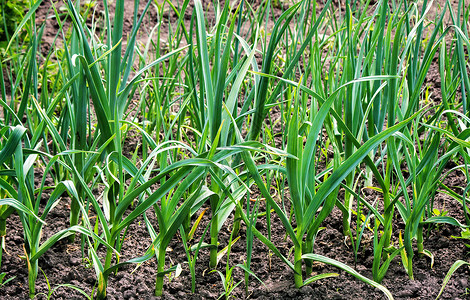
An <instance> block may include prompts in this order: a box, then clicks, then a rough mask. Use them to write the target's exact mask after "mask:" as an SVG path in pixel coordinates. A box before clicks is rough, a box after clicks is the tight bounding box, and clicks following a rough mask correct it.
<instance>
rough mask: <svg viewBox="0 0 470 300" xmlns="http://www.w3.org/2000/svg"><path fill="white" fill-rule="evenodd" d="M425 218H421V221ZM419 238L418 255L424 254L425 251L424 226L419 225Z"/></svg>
mask: <svg viewBox="0 0 470 300" xmlns="http://www.w3.org/2000/svg"><path fill="white" fill-rule="evenodd" d="M422 219H423V217H421V220H422ZM416 236H417V243H416V244H417V246H418V253H423V251H424V244H423V226H422V225H418V232H417V233H416Z"/></svg>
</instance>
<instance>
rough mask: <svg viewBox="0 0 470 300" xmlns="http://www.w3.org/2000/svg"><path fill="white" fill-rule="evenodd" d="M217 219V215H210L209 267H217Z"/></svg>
mask: <svg viewBox="0 0 470 300" xmlns="http://www.w3.org/2000/svg"><path fill="white" fill-rule="evenodd" d="M218 223H219V222H218V220H217V216H214V217H212V223H211V250H210V262H209V267H210V268H215V267H217V250H218V249H217V240H218V232H217V228H218Z"/></svg>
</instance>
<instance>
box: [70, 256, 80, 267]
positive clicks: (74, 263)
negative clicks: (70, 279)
mask: <svg viewBox="0 0 470 300" xmlns="http://www.w3.org/2000/svg"><path fill="white" fill-rule="evenodd" d="M81 262H82V259H81V258H80V257H71V258H70V264H71V265H72V266H78V265H79V264H80V263H81Z"/></svg>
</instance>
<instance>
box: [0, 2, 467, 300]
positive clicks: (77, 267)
mask: <svg viewBox="0 0 470 300" xmlns="http://www.w3.org/2000/svg"><path fill="white" fill-rule="evenodd" d="M47 3H49V2H47V1H45V2H44V5H43V6H41V8H40V10H39V12H38V16H39V17H41V16H45V14H46V12H47V6H48V5H50V4H47ZM149 15H150V18H149V20H152V19H154V17H155V12H152V8H151V11H150V12H149ZM170 17H171V15H170ZM173 17H174V16H173ZM131 18H132V9H131V10H129V11H127V12H126V20H129V19H131ZM48 22H51V24H48V26H46V34H45V37H46V41H45V42H44V47H45V49H44V50H45V51H47V48H48V47H50V41H49V42H48V40H47V38H48V37H52V36H53V35H55V31H54V30H56V29H54V28H55V25H54V24H52V23H53V21H48ZM146 22H150V21H146ZM124 24H125V26H127V27H126V28H127V30H128V31H130V30H129V28H130V27H129V26H130V25H131V23H130V21H126V22H125V23H124ZM147 25H149V23H147ZM48 43H49V44H48ZM436 66H437V64H435V65H434V66H433V67H431V71H430V73H431V74H436V73H437V72H438V71H437V70H438V69H437V68H436ZM429 78H430V79H429V80H428V81H427V82H426V84H430V85H431V86H432V92H433V94H434V95H435V96H436V97H437V98H438V97H439V96H440V91H439V87H440V85H439V82H437V81H439V80H440V79H439V76H434V75H432V76H430V77H429ZM433 80H435V81H436V82H434V81H433ZM436 100H437V101H438V100H439V99H436ZM133 142H134V144H138V141H133ZM276 146H279V145H276ZM446 184H448V185H449V186H451V187H458V186H461V187H462V186H466V185H467V182H466V179H465V176H463V175H462V174H457V173H455V172H454V173H452V174H451V175H450V176H449V178H448V179H447V182H446ZM444 203H445V207H444ZM436 207H439V208H445V210H447V211H449V213H448V215H451V216H454V217H457V218H461V217H462V211H461V208H460V206H459V205H458V204H456V203H454V202H452V201H451V200H450V198H448V197H446V196H445V195H438V196H437V199H436ZM260 210H261V211H263V210H264V204H263V203H262V205H261V208H260ZM148 216H149V218H150V220H153V223H154V224H155V218H154V217H153V211H152V210H149V212H148ZM68 217H69V200H67V199H66V198H65V199H63V200H62V202H61V204H60V205H58V206H57V207H55V209H54V210H53V211H52V212H51V213H50V214H49V216H48V219H47V220H46V221H47V226H46V227H45V228H44V230H43V231H44V235H45V236H44V239H45V238H47V237H48V235H49V236H50V235H52V234H53V233H56V232H58V231H59V230H61V229H64V228H66V227H67V224H68ZM272 217H273V219H272V240H273V242H274V244H275V245H276V246H277V247H278V248H279V250H280V251H281V252H282V254H283V255H285V256H288V255H289V253H290V252H289V251H290V250H291V247H292V243H291V242H290V241H289V239H286V235H285V230H284V229H283V227H282V223H281V222H280V220H279V218H278V217H277V216H275V215H274V214H273V216H272ZM209 220H210V214H209V213H208V214H206V215H205V216H204V218H203V222H202V224H201V225H200V226H199V229H198V231H197V233H196V238H197V239H198V238H200V237H201V235H202V232H203V230H204V228H205V226H207V224H208V221H209ZM232 222H233V217H232V219H229V220H228V223H227V224H228V226H224V227H223V229H222V232H221V233H220V243H221V245H220V249H221V248H222V247H224V246H225V245H227V243H228V240H229V237H230V232H229V229H230V228H231V224H232ZM395 225H396V226H395V227H394V228H395V230H394V236H395V237H396V236H398V230H399V229H402V228H403V227H402V226H400V224H395ZM323 226H324V227H325V229H324V230H322V231H320V233H319V235H318V237H317V240H316V245H315V252H316V253H318V254H322V255H324V256H327V257H330V258H334V259H336V260H338V261H340V262H343V263H345V264H347V265H348V266H351V267H354V268H355V269H356V270H357V271H358V272H360V273H361V274H362V275H364V276H367V277H368V278H372V274H371V268H372V260H373V247H372V241H371V239H372V233H371V232H370V231H369V232H366V233H365V237H364V238H363V241H362V245H361V249H360V251H359V255H358V259H357V262H355V261H354V255H353V251H352V249H350V247H348V243H344V236H343V234H342V223H341V213H340V212H339V211H338V210H334V211H333V213H332V214H331V215H330V216H329V217H328V218H327V220H326V221H325V222H324V224H323ZM256 227H257V229H258V230H260V231H261V232H262V233H263V234H265V235H267V228H266V222H265V217H262V218H260V219H259V220H258V222H257V225H256ZM245 230H246V228H245V226H242V229H241V231H240V235H241V238H240V239H239V240H238V241H237V242H236V243H235V245H234V246H233V247H232V249H231V253H230V265H231V266H234V265H236V264H238V263H243V262H244V261H245V260H246V240H245ZM459 235H460V230H459V229H458V228H456V227H452V226H450V225H442V226H440V227H438V228H436V227H432V228H428V229H427V230H426V232H425V241H424V244H425V248H426V249H427V250H429V251H431V252H432V253H433V254H434V256H435V263H434V266H433V268H431V266H430V260H429V259H428V258H425V257H418V256H416V258H415V261H414V275H415V280H414V281H411V280H409V279H408V277H407V274H406V273H405V270H404V268H403V266H402V265H401V260H400V257H399V256H397V257H396V258H395V259H394V260H393V262H392V263H391V265H390V269H389V271H388V273H387V275H386V277H385V279H384V281H383V282H382V284H383V285H384V286H386V287H387V288H388V289H389V290H390V291H391V293H392V294H393V295H394V297H395V299H435V298H436V296H437V294H438V292H439V290H440V288H441V285H442V282H443V279H444V277H445V275H446V273H447V272H448V270H449V268H450V267H451V265H452V264H453V263H454V262H455V261H456V260H459V259H462V260H467V261H468V258H469V253H470V252H469V250H468V248H466V247H465V245H464V241H462V240H459V239H455V238H453V237H452V236H459ZM44 239H43V240H44ZM206 240H207V237H206ZM394 240H395V241H396V240H397V239H396V238H395V239H394ZM196 242H197V241H196ZM150 243H151V241H150V238H149V234H148V232H147V229H146V227H145V225H144V222H143V219H142V218H139V219H138V220H137V221H136V222H134V223H133V224H132V225H131V226H130V229H129V234H128V236H127V240H126V241H125V243H124V246H123V249H122V252H121V260H122V261H124V260H128V259H131V258H134V257H137V256H141V255H143V254H144V252H145V250H146V249H147V247H148V246H149V245H150ZM194 243H195V242H194ZM170 249H171V251H170V252H169V253H168V257H167V266H168V267H169V266H170V265H176V264H181V266H182V268H183V271H182V273H181V275H180V276H179V277H178V278H174V279H172V280H171V281H170V280H168V279H165V285H164V295H163V297H162V298H163V299H217V298H218V297H219V296H220V293H222V291H223V287H222V282H221V279H220V277H219V275H218V274H217V273H215V272H213V273H210V269H209V267H208V266H209V261H208V258H209V256H208V251H207V250H202V251H201V253H200V255H199V259H198V261H197V264H196V293H195V294H192V293H191V276H190V273H189V268H188V264H187V258H186V253H185V251H184V248H183V245H182V241H181V237H179V236H177V237H175V238H174V240H173V241H172V243H171V244H170ZM6 250H7V252H6V253H5V252H4V253H3V262H2V265H1V269H0V272H5V273H6V277H5V279H8V278H11V277H15V278H14V279H13V280H12V281H10V282H9V283H7V284H6V285H5V286H2V287H0V298H1V299H27V298H28V276H27V275H28V273H27V267H26V262H25V261H24V260H22V259H21V258H20V256H22V255H23V233H22V228H21V223H20V221H19V218H18V216H16V215H12V216H11V217H10V218H9V219H8V221H7V236H6ZM85 257H86V255H85ZM290 258H291V259H292V255H290ZM251 260H252V263H251V269H252V270H253V272H254V273H255V274H256V275H257V276H258V277H259V278H260V279H261V280H262V281H263V282H264V285H261V284H260V283H259V282H258V281H257V280H256V279H254V278H253V277H251V279H250V284H249V287H248V290H249V295H248V297H249V298H250V299H383V298H385V297H384V295H383V294H382V293H381V292H380V291H379V290H376V289H374V288H373V287H370V286H369V285H367V284H365V283H363V282H361V281H359V280H357V279H355V278H353V277H352V276H350V275H349V274H347V273H345V272H343V271H341V270H338V269H336V268H334V267H331V266H327V265H323V264H316V265H315V266H314V274H312V275H316V274H321V273H328V272H337V273H339V276H338V277H335V278H328V279H323V280H320V281H317V282H315V283H312V284H310V285H308V286H305V287H303V288H301V289H296V288H295V287H294V278H293V271H292V270H291V269H289V267H288V266H287V265H285V264H284V263H283V262H282V261H281V260H280V259H279V258H277V257H276V256H275V255H271V254H270V252H269V250H268V248H267V247H266V246H264V245H263V244H262V243H261V242H259V241H258V240H257V239H255V240H254V243H253V255H252V258H251ZM225 262H226V258H224V259H222V261H221V263H220V264H219V266H218V268H217V269H218V270H219V271H221V272H223V273H224V272H225ZM39 266H40V268H41V269H42V271H43V272H44V273H45V275H46V276H47V279H48V281H49V284H50V286H51V288H55V287H56V286H58V285H59V284H65V283H67V284H72V285H74V286H76V287H78V288H80V289H82V290H83V291H85V292H86V293H87V294H89V295H90V294H91V293H92V290H93V288H94V287H96V285H97V283H96V277H95V272H94V270H93V268H92V266H91V264H90V263H89V262H87V261H85V260H82V254H81V245H80V242H79V240H78V239H77V241H76V242H75V243H67V241H66V240H62V241H60V242H58V243H57V244H56V245H55V246H53V247H52V248H51V249H50V250H48V251H47V252H46V253H45V254H44V255H43V256H42V257H41V259H40V261H39ZM134 268H135V266H131V267H126V268H123V269H120V270H119V272H118V273H117V274H115V275H111V277H110V279H109V283H108V284H109V286H108V298H109V299H152V298H153V293H154V288H155V278H156V269H157V266H156V259H152V260H149V261H147V262H145V263H143V264H142V265H140V266H139V267H138V268H137V269H135V270H134ZM469 275H470V269H469V268H468V267H461V268H460V269H459V270H458V271H457V272H456V273H454V275H453V276H452V278H451V280H450V281H449V283H448V284H447V287H446V289H445V291H444V293H443V295H442V297H441V299H467V298H468V299H470V285H469ZM243 279H244V274H243V272H242V271H241V270H240V269H235V271H234V280H235V282H238V281H242V280H243ZM37 292H38V293H46V294H47V293H48V287H47V284H46V280H45V277H44V276H43V275H42V274H41V272H40V274H39V275H38V280H37ZM232 296H233V297H234V298H244V297H245V286H244V283H243V282H242V283H241V284H240V285H239V286H238V287H237V288H236V289H235V290H234V292H233V293H232ZM37 298H39V299H45V296H43V295H40V294H38V297H37ZM83 298H84V297H83V296H82V295H81V294H80V293H78V292H77V291H75V290H73V289H71V288H64V287H62V288H59V289H57V290H56V291H55V292H54V293H53V295H52V299H68V300H69V299H83Z"/></svg>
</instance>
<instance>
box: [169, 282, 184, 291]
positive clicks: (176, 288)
mask: <svg viewBox="0 0 470 300" xmlns="http://www.w3.org/2000/svg"><path fill="white" fill-rule="evenodd" d="M181 290H183V284H182V283H181V282H172V283H171V285H170V292H177V291H181Z"/></svg>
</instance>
